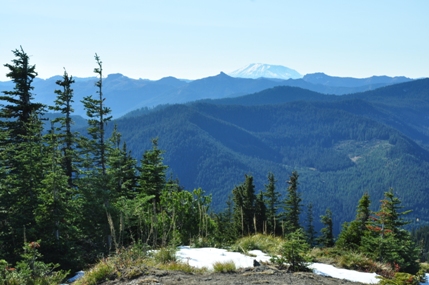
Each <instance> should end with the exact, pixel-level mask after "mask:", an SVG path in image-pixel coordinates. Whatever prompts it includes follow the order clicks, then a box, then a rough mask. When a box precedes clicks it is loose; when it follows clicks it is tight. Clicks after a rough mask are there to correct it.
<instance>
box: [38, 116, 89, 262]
mask: <svg viewBox="0 0 429 285" xmlns="http://www.w3.org/2000/svg"><path fill="white" fill-rule="evenodd" d="M52 124H53V123H52ZM44 145H45V146H46V148H45V159H44V169H45V170H46V175H44V177H43V179H42V181H41V184H42V188H41V190H40V192H39V196H38V200H39V203H38V205H37V208H36V209H35V214H36V222H37V228H38V232H39V235H38V237H39V238H40V239H42V241H43V245H44V246H43V247H42V248H41V251H42V252H43V253H44V256H45V258H46V259H47V260H49V262H55V263H59V264H61V266H62V267H63V268H79V267H81V266H83V265H84V264H82V263H81V262H80V261H81V260H82V259H81V257H80V255H81V254H83V253H82V251H80V250H79V249H78V246H77V243H76V241H77V240H78V229H77V228H76V221H77V220H79V219H81V218H83V217H80V216H79V213H80V212H81V209H80V204H79V203H78V202H77V201H76V199H74V196H75V194H76V191H75V188H73V187H71V186H70V185H69V177H68V175H67V174H66V170H65V169H64V168H63V166H64V165H63V162H64V161H63V155H62V151H61V148H62V146H61V145H60V143H59V140H58V136H57V135H56V134H55V129H54V127H53V126H52V128H51V131H50V132H49V133H48V134H47V135H45V136H44Z"/></svg>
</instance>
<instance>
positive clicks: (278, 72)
mask: <svg viewBox="0 0 429 285" xmlns="http://www.w3.org/2000/svg"><path fill="white" fill-rule="evenodd" d="M229 76H232V77H241V78H260V77H266V78H277V79H290V78H292V79H298V78H302V75H301V74H299V73H298V72H297V71H296V70H293V69H290V68H288V67H286V66H281V65H272V64H263V63H252V64H249V65H248V66H246V67H243V68H240V69H237V70H235V71H233V72H231V73H229Z"/></svg>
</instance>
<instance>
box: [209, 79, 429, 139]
mask: <svg viewBox="0 0 429 285" xmlns="http://www.w3.org/2000/svg"><path fill="white" fill-rule="evenodd" d="M293 101H318V102H328V104H324V106H325V107H327V108H332V109H341V110H344V111H347V112H351V113H353V114H356V115H359V116H364V117H367V118H370V119H374V120H376V121H378V122H382V123H384V124H386V125H388V126H390V127H392V128H395V129H397V130H399V131H400V132H402V133H403V134H405V135H407V136H408V137H410V138H412V139H413V140H415V141H417V142H419V143H420V144H422V145H426V146H427V147H429V117H428V113H429V79H420V80H414V81H410V82H406V83H400V84H395V85H390V86H387V87H382V88H378V89H376V90H372V91H368V92H363V93H356V94H351V95H343V96H328V95H324V94H320V93H316V92H312V91H309V90H305V89H300V88H296V87H287V86H279V87H274V88H271V89H267V90H264V91H261V92H258V93H254V94H251V95H246V96H241V97H236V98H226V99H220V100H212V101H210V102H211V103H213V104H222V105H246V106H249V105H265V104H281V103H286V102H293ZM332 102H338V103H337V104H331V103H332ZM320 104H321V103H320Z"/></svg>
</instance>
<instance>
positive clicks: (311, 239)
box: [306, 203, 316, 246]
mask: <svg viewBox="0 0 429 285" xmlns="http://www.w3.org/2000/svg"><path fill="white" fill-rule="evenodd" d="M306 234H307V242H308V244H309V245H310V246H314V245H315V244H316V230H315V229H314V225H313V204H311V203H310V204H309V205H308V207H307V231H306Z"/></svg>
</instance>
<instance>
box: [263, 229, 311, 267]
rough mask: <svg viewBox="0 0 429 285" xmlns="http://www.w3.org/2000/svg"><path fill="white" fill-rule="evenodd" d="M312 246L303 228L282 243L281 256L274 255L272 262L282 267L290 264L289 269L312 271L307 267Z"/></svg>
mask: <svg viewBox="0 0 429 285" xmlns="http://www.w3.org/2000/svg"><path fill="white" fill-rule="evenodd" d="M309 252H310V246H309V245H308V243H307V241H306V236H305V233H304V231H303V230H302V229H298V230H296V231H295V232H293V233H291V234H289V235H288V237H287V239H286V241H285V242H284V243H283V244H282V246H281V249H280V251H279V254H280V257H279V256H273V257H272V258H271V262H273V263H275V264H277V265H278V266H280V267H284V266H285V265H286V264H287V265H288V268H289V270H291V271H293V272H297V271H310V269H309V268H308V267H307V266H308V263H309V262H310V261H311V257H310V254H309Z"/></svg>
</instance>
